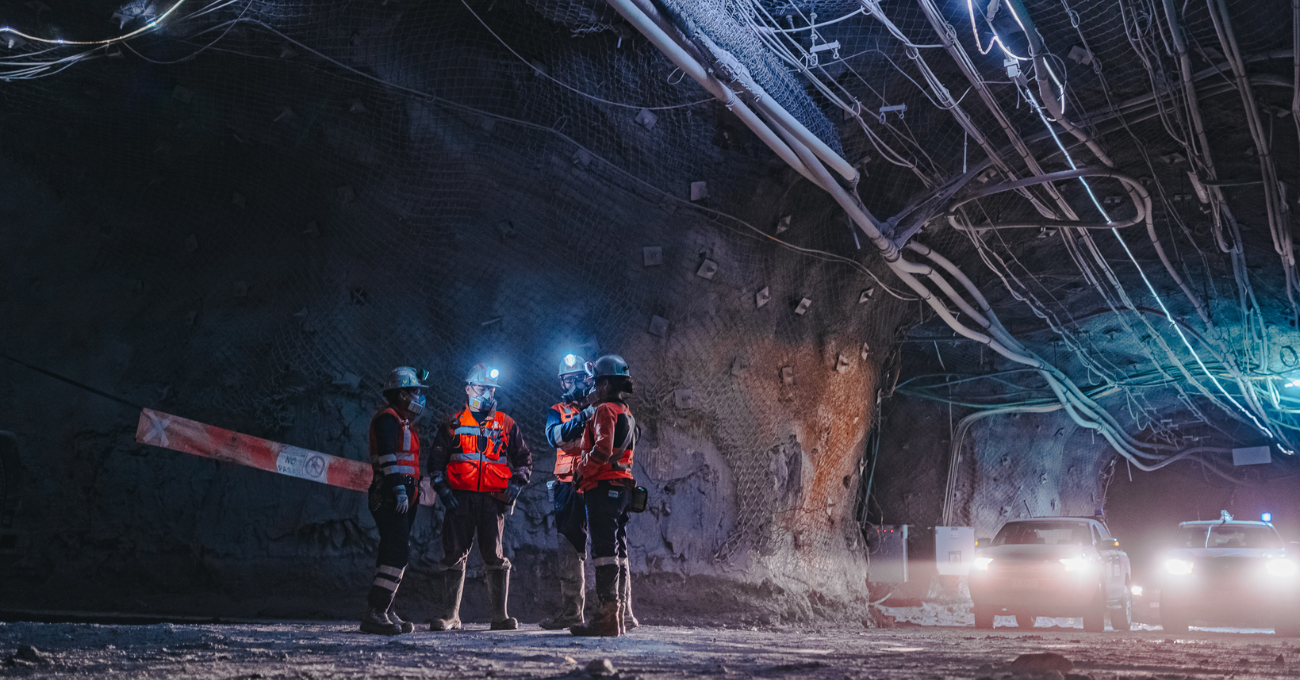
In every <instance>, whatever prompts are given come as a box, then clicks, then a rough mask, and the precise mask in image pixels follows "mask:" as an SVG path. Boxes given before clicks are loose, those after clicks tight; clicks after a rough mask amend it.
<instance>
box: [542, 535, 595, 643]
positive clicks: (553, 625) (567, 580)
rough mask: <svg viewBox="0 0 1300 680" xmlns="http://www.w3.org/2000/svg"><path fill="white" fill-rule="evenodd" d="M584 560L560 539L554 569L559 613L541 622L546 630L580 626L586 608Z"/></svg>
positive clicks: (569, 544) (564, 540) (564, 539)
mask: <svg viewBox="0 0 1300 680" xmlns="http://www.w3.org/2000/svg"><path fill="white" fill-rule="evenodd" d="M586 567H587V565H586V560H584V559H582V555H580V554H578V551H577V550H576V549H575V548H574V547H573V544H572V543H570V542H569V541H568V539H566V538H564V537H561V538H560V551H559V564H558V566H557V568H556V571H557V575H558V576H559V580H560V611H559V613H557V614H556V615H555V616H552V617H551V618H549V619H546V620H544V621H542V622H541V624H540V625H541V627H542V628H544V629H546V630H560V629H562V628H568V627H569V626H577V625H581V624H582V610H583V609H584V608H585V607H586V604H587V602H586V599H587V584H586V579H585V573H584V572H585V571H586Z"/></svg>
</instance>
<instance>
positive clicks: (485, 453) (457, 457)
mask: <svg viewBox="0 0 1300 680" xmlns="http://www.w3.org/2000/svg"><path fill="white" fill-rule="evenodd" d="M514 426H515V422H514V420H512V419H511V418H510V416H508V415H506V414H504V413H501V412H500V411H494V412H493V413H492V415H490V416H488V418H487V420H484V421H483V422H482V423H480V422H478V420H476V419H475V418H474V414H473V413H471V412H470V410H469V408H468V407H467V408H466V409H465V410H464V411H461V412H460V414H459V415H457V416H456V417H455V418H454V419H453V420H452V422H451V423H449V424H448V427H452V428H454V429H453V430H452V432H451V435H452V437H451V440H452V442H453V445H454V446H453V448H452V450H451V451H449V453H450V454H451V456H450V458H449V460H448V461H447V484H449V485H450V486H451V488H453V489H460V490H461V491H481V492H484V493H497V492H501V491H505V490H506V486H507V485H509V483H510V475H511V472H510V464H509V461H508V460H507V459H506V448H507V447H508V446H509V445H510V441H509V437H510V431H511V430H513V429H514Z"/></svg>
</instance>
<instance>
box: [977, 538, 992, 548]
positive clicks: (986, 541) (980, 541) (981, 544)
mask: <svg viewBox="0 0 1300 680" xmlns="http://www.w3.org/2000/svg"><path fill="white" fill-rule="evenodd" d="M992 543H993V539H991V538H977V539H975V547H976V548H987V547H989V545H990V544H992Z"/></svg>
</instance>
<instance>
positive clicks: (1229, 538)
mask: <svg viewBox="0 0 1300 680" xmlns="http://www.w3.org/2000/svg"><path fill="white" fill-rule="evenodd" d="M1208 547H1210V548H1246V549H1253V550H1273V549H1277V548H1281V547H1282V539H1281V537H1279V536H1278V535H1277V532H1276V531H1273V529H1271V528H1269V527H1264V526H1252V525H1249V524H1245V525H1240V524H1239V525H1236V526H1234V525H1231V524H1220V525H1215V526H1212V527H1210V543H1209V546H1208Z"/></svg>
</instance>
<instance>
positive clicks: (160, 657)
mask: <svg viewBox="0 0 1300 680" xmlns="http://www.w3.org/2000/svg"><path fill="white" fill-rule="evenodd" d="M30 644H35V645H37V646H39V647H40V649H41V655H42V657H43V658H45V659H47V662H46V663H42V664H40V665H35V664H31V663H30V662H27V661H24V660H21V659H14V657H12V656H11V657H9V658H11V659H13V660H11V661H9V662H8V666H6V667H4V668H3V669H2V670H0V674H4V675H7V676H9V677H87V676H93V677H103V676H105V675H108V674H109V673H110V672H111V673H113V674H114V675H118V676H123V677H138V678H164V677H166V678H308V677H311V678H352V677H356V678H360V677H415V676H418V677H432V678H443V677H447V678H450V677H489V678H493V677H495V678H525V677H534V678H556V677H568V678H585V677H593V674H591V673H589V672H588V670H587V669H588V668H590V667H591V664H593V663H595V664H598V666H599V667H600V668H604V667H605V664H609V665H612V667H613V668H615V669H617V670H616V672H617V676H603V677H618V678H621V679H623V680H627V679H629V678H647V679H649V678H680V677H698V676H701V675H707V676H715V677H716V676H727V677H730V676H735V677H754V676H757V677H765V678H771V677H779V678H827V679H829V678H835V679H837V680H838V679H842V678H907V679H915V680H930V679H932V678H936V677H943V678H979V677H990V678H998V679H999V680H1000V679H1002V678H1016V679H1018V680H1019V679H1025V680H1027V679H1028V678H1030V677H1037V678H1042V677H1048V675H1050V676H1051V677H1063V675H1062V673H1061V672H1060V671H1056V670H1052V671H1031V670H1028V669H1022V668H1017V667H1016V664H1015V663H1014V662H1013V660H1014V659H1016V658H1017V657H1022V655H1026V654H1037V655H1059V656H1066V657H1069V658H1070V659H1072V660H1073V662H1074V670H1073V671H1071V675H1070V677H1071V678H1072V679H1073V680H1081V679H1082V678H1089V679H1090V680H1103V679H1104V680H1120V679H1124V680H1138V679H1145V678H1161V679H1172V678H1179V679H1181V678H1185V677H1197V678H1200V677H1215V678H1218V677H1225V676H1228V677H1235V678H1238V679H1244V678H1271V677H1292V676H1294V674H1295V673H1296V670H1297V669H1298V668H1300V655H1297V650H1296V648H1295V645H1294V644H1293V643H1292V642H1291V641H1289V640H1281V639H1278V638H1276V637H1274V636H1272V635H1267V634H1239V633H1205V632H1193V633H1191V634H1189V635H1185V636H1179V638H1178V639H1176V640H1173V639H1166V636H1165V634H1164V633H1163V632H1162V631H1147V632H1132V633H1122V634H1120V633H1105V634H1101V635H1096V634H1085V633H1081V632H1078V631H1073V630H1061V629H1042V630H1039V631H1037V632H1035V633H1033V634H1022V633H1009V632H1003V631H998V630H995V631H978V632H977V631H975V630H973V629H970V628H915V627H913V628H899V629H893V630H863V629H861V628H858V629H853V628H838V629H813V628H802V629H798V628H796V629H783V630H771V629H735V628H732V629H715V628H682V627H660V626H647V627H644V628H641V629H638V630H637V631H635V632H634V633H632V634H631V635H628V636H626V637H621V638H604V639H593V638H574V637H572V636H569V635H567V634H564V633H557V632H551V631H543V630H540V629H538V628H536V627H534V626H525V627H524V629H523V630H521V631H519V632H509V633H493V632H488V631H486V630H485V627H484V626H471V627H470V629H469V630H465V631H458V632H453V633H428V632H417V633H414V634H411V635H404V636H401V637H397V638H387V637H380V636H370V635H362V634H359V633H357V632H355V624H353V623H301V624H298V623H275V624H264V623H249V624H240V625H174V624H159V625H152V626H120V625H95V624H33V623H11V624H0V652H4V651H5V650H11V649H15V648H17V647H21V646H23V645H30ZM1277 658H1281V659H1282V661H1281V662H1275V659H1277Z"/></svg>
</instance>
